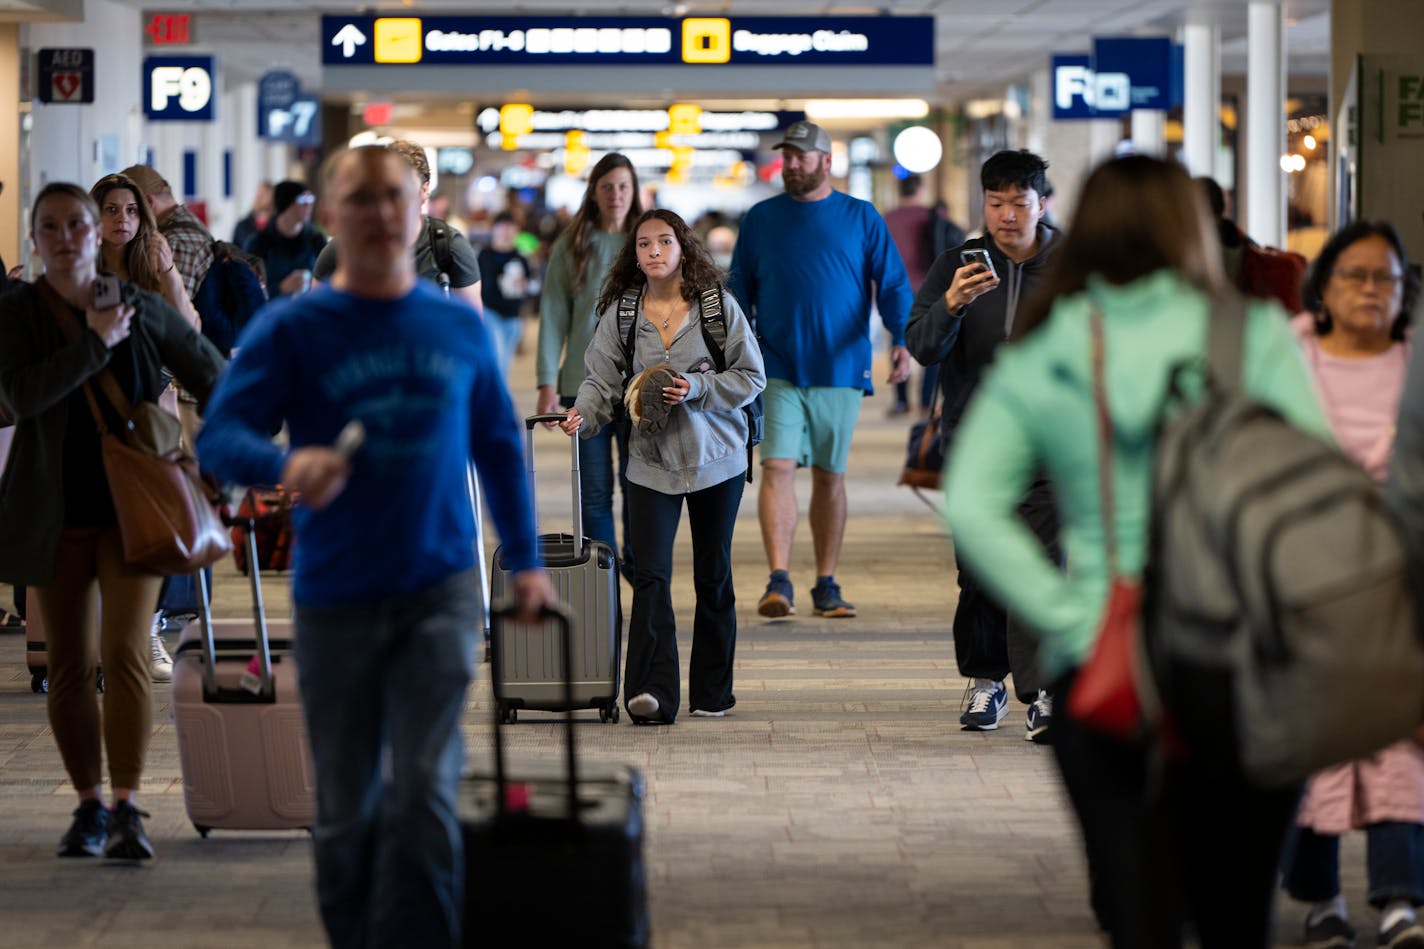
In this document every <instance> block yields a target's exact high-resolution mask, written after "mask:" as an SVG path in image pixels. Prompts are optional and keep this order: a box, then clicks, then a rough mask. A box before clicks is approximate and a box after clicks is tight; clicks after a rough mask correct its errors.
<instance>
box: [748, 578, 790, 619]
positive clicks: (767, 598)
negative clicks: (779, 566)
mask: <svg viewBox="0 0 1424 949" xmlns="http://www.w3.org/2000/svg"><path fill="white" fill-rule="evenodd" d="M757 612H758V613H760V614H761V615H762V616H770V617H772V618H773V619H775V618H776V617H778V616H794V615H795V614H796V604H795V603H794V602H792V590H791V577H790V575H789V574H787V572H786V571H785V570H773V571H772V572H771V579H770V580H769V581H768V582H767V584H766V592H765V593H763V594H762V595H761V600H760V601H759V602H758V603H757Z"/></svg>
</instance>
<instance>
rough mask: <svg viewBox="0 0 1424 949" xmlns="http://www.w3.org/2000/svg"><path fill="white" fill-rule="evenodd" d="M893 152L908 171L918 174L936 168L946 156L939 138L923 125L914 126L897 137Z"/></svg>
mask: <svg viewBox="0 0 1424 949" xmlns="http://www.w3.org/2000/svg"><path fill="white" fill-rule="evenodd" d="M893 151H894V152H895V160H896V161H898V162H899V163H900V164H901V165H903V166H904V168H905V170H906V171H912V172H915V173H916V174H921V173H923V172H926V171H929V170H930V169H932V168H934V167H935V166H936V165H938V164H939V160H940V158H942V157H943V156H944V146H943V145H941V144H940V140H939V136H938V135H936V134H935V133H934V132H932V131H930V130H929V129H927V128H925V127H924V126H923V125H912V126H910V127H909V128H907V129H905V130H904V131H903V132H901V133H900V134H899V135H896V136H895V144H894V146H893Z"/></svg>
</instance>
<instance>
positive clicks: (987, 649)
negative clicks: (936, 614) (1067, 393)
mask: <svg viewBox="0 0 1424 949" xmlns="http://www.w3.org/2000/svg"><path fill="white" fill-rule="evenodd" d="M1047 171H1048V163H1047V162H1045V161H1044V160H1043V159H1042V158H1040V157H1038V156H1037V155H1035V154H1033V153H1032V152H1029V151H1002V152H998V153H997V154H995V155H993V156H991V157H990V158H989V160H988V161H986V162H985V163H984V166H983V168H981V169H980V171H979V180H980V184H981V185H982V186H983V189H984V236H982V237H976V238H973V239H972V240H969V241H966V242H965V243H964V244H963V245H962V246H960V247H956V248H953V249H952V250H949V251H947V252H945V253H943V254H941V255H940V257H939V259H938V260H936V261H935V262H934V265H933V266H932V267H931V268H930V272H929V274H928V276H926V277H925V282H924V284H923V285H922V286H921V287H920V289H919V292H918V293H916V295H915V304H914V306H913V307H912V308H911V310H910V322H909V326H908V327H907V328H906V330H905V335H906V341H907V343H908V344H909V347H910V352H911V354H913V355H914V357H915V358H916V359H918V360H919V361H920V362H921V363H923V364H924V365H926V366H930V365H934V364H935V363H939V367H940V371H939V378H940V384H941V386H942V387H943V388H944V409H943V414H942V416H941V425H942V426H943V430H944V450H945V454H946V456H947V455H948V454H949V452H950V443H951V441H952V439H953V436H954V429H955V426H956V425H958V424H959V419H960V416H961V415H962V414H963V413H964V407H965V406H966V405H967V404H968V402H969V397H970V396H971V395H972V394H973V392H974V388H975V386H977V385H978V383H979V376H980V373H982V372H983V371H984V369H985V368H987V367H988V365H989V363H990V362H992V361H993V359H994V351H995V350H996V349H998V347H999V344H1000V343H1001V342H1003V341H1004V340H1005V339H1007V338H1008V337H1009V335H1010V334H1011V333H1012V331H1013V328H1014V316H1015V314H1016V313H1017V311H1018V308H1019V305H1020V304H1021V302H1022V301H1023V300H1025V299H1027V297H1028V295H1029V293H1030V291H1031V290H1032V289H1033V287H1034V285H1035V284H1036V283H1037V282H1038V281H1039V280H1041V279H1042V278H1043V276H1044V272H1045V271H1046V269H1047V263H1048V259H1049V257H1050V256H1051V255H1052V253H1053V250H1054V248H1055V246H1056V244H1057V241H1056V238H1057V236H1058V232H1057V231H1056V230H1054V229H1053V228H1051V227H1049V226H1048V225H1047V224H1044V223H1043V221H1042V218H1043V214H1044V207H1043V195H1044V192H1045V190H1046V189H1047V187H1048V182H1047V179H1046V177H1045V174H1046V172H1047ZM965 251H970V252H977V251H987V253H988V255H989V259H990V260H991V261H992V262H993V269H992V270H990V269H987V268H986V267H985V266H984V265H983V264H982V263H968V262H966V260H965V258H963V257H962V256H961V255H962V254H963V253H964V252H965ZM1019 513H1020V514H1021V515H1022V516H1023V518H1024V519H1025V520H1026V521H1027V522H1028V524H1029V526H1030V527H1031V528H1032V529H1033V531H1034V533H1035V534H1036V535H1037V536H1038V539H1039V541H1040V542H1041V543H1042V544H1043V545H1044V547H1045V548H1046V549H1048V550H1049V551H1050V553H1052V555H1053V556H1054V557H1055V559H1058V558H1059V554H1058V516H1057V511H1056V509H1055V507H1054V501H1053V495H1052V492H1051V490H1050V488H1049V485H1048V482H1046V481H1044V480H1042V479H1039V480H1037V481H1035V482H1034V484H1033V485H1032V486H1031V487H1030V488H1029V491H1028V494H1027V495H1026V496H1025V497H1024V500H1023V503H1022V504H1021V505H1020V506H1019ZM954 652H955V656H956V658H957V659H958V661H959V672H960V675H963V676H965V677H967V678H969V679H972V680H973V684H972V686H971V687H970V693H969V701H968V707H967V708H966V709H965V711H964V713H963V714H962V715H961V716H960V718H959V722H960V724H961V725H963V726H964V727H965V729H967V730H982V731H990V730H993V729H996V728H998V727H999V722H1000V721H1002V720H1003V718H1004V716H1005V715H1007V714H1008V701H1009V699H1008V691H1007V689H1005V687H1004V678H1005V677H1006V676H1007V675H1008V674H1009V673H1010V672H1012V673H1013V676H1014V691H1015V693H1016V694H1017V696H1018V698H1019V700H1020V701H1022V702H1026V703H1028V704H1029V708H1028V714H1027V716H1026V733H1025V738H1027V739H1028V740H1029V741H1034V742H1046V741H1047V740H1048V723H1049V720H1050V719H1051V717H1052V714H1053V700H1052V697H1051V696H1050V695H1049V694H1048V693H1047V692H1045V691H1044V690H1043V689H1041V688H1039V685H1040V683H1039V677H1038V669H1037V666H1038V661H1037V659H1038V642H1037V639H1036V637H1035V636H1034V635H1033V633H1032V632H1031V631H1029V630H1027V629H1024V628H1022V627H1021V626H1020V625H1019V624H1018V623H1016V622H1014V620H1013V617H1012V615H1011V614H1006V613H1005V611H1004V609H1003V608H1002V607H1001V606H1000V605H999V604H997V603H995V602H993V601H992V600H990V599H989V598H988V596H987V594H986V593H985V592H984V591H983V589H981V588H980V586H979V584H978V583H977V582H975V580H974V578H973V577H972V576H969V575H968V574H966V573H965V572H964V570H963V568H961V569H960V571H959V605H958V606H957V607H956V609H955V612H954Z"/></svg>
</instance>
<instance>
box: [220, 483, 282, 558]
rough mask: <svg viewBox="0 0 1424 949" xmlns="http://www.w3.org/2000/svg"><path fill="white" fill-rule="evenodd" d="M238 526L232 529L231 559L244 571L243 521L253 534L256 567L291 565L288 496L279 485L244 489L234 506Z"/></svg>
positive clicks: (245, 534) (244, 543) (245, 539)
mask: <svg viewBox="0 0 1424 949" xmlns="http://www.w3.org/2000/svg"><path fill="white" fill-rule="evenodd" d="M234 520H237V521H238V522H239V523H238V526H236V527H234V528H233V529H232V559H233V560H234V561H236V563H237V569H238V570H241V571H242V573H243V574H244V575H245V574H246V573H247V522H248V520H251V521H252V522H253V525H254V528H255V530H254V533H255V534H256V535H257V569H258V570H290V569H291V568H292V495H291V493H290V492H289V491H288V490H287V489H286V488H284V487H282V486H281V485H280V484H279V485H276V486H275V487H270V488H269V487H255V488H248V489H247V493H246V494H244V495H243V496H242V503H240V504H239V505H238V506H237V517H236V518H234Z"/></svg>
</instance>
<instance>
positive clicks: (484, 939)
mask: <svg viewBox="0 0 1424 949" xmlns="http://www.w3.org/2000/svg"><path fill="white" fill-rule="evenodd" d="M547 615H548V617H549V618H550V619H551V620H552V622H553V623H554V624H555V625H556V626H557V627H558V628H559V630H560V632H561V633H562V638H563V640H564V644H565V650H566V651H565V655H567V654H568V653H567V647H568V641H569V638H570V630H571V628H572V626H571V623H570V621H569V617H568V614H567V613H566V612H565V611H563V610H550V611H548V614H547ZM491 620H492V623H493V633H494V635H493V636H491V638H490V641H491V643H493V645H494V651H495V655H494V660H495V663H496V668H497V667H498V666H497V664H498V661H499V649H500V647H501V645H502V644H503V642H504V640H503V638H502V637H501V635H500V633H501V632H502V627H504V626H505V625H506V624H508V625H518V624H516V623H513V622H512V621H511V620H510V618H509V611H508V610H496V611H494V613H493V614H492V616H491ZM546 623H547V621H546ZM493 681H494V683H495V698H496V700H498V698H499V684H498V682H499V680H498V679H493ZM564 685H565V687H566V688H569V689H571V688H572V685H573V682H572V679H571V678H570V677H568V676H565V678H564ZM495 707H496V708H498V707H499V704H498V701H496V703H495ZM502 731H503V729H502V727H501V724H500V718H499V715H498V713H496V716H495V729H494V764H495V767H494V773H493V774H490V773H489V772H488V771H483V772H482V771H480V770H472V771H470V772H468V773H467V774H466V775H465V778H464V780H463V781H462V782H461V786H460V796H459V814H460V824H461V827H462V830H463V837H464V842H465V935H464V945H465V946H467V947H504V946H579V947H584V946H587V947H609V949H613V947H617V949H644V947H646V946H647V945H648V944H649V936H650V934H649V923H648V896H647V871H646V868H645V864H644V860H643V795H644V785H643V778H642V775H641V774H639V773H638V771H637V770H636V769H634V768H632V767H629V766H626V765H620V766H614V765H608V766H604V767H601V768H598V769H596V772H595V773H593V774H588V773H587V772H584V773H581V772H580V769H579V766H578V754H577V750H576V749H575V747H574V718H573V712H572V711H568V712H566V713H565V723H564V732H565V735H566V744H567V747H566V752H567V757H566V761H565V765H564V767H563V768H560V767H558V766H557V765H556V764H554V763H553V762H548V761H545V762H541V763H538V764H535V765H523V764H521V765H519V766H518V767H516V768H509V769H508V771H509V772H511V773H509V774H507V773H506V770H507V769H506V763H505V754H504V738H503V735H502V734H501V732H502Z"/></svg>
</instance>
